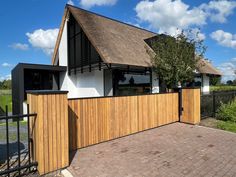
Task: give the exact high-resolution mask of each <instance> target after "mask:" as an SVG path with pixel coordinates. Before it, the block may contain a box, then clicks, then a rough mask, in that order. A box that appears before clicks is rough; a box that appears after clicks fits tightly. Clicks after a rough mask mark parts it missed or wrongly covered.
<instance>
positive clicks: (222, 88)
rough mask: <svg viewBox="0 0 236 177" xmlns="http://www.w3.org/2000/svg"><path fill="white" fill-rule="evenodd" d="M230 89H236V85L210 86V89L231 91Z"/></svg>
mask: <svg viewBox="0 0 236 177" xmlns="http://www.w3.org/2000/svg"><path fill="white" fill-rule="evenodd" d="M230 90H236V86H228V85H218V86H211V87H210V91H230Z"/></svg>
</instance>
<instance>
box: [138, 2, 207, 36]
mask: <svg viewBox="0 0 236 177" xmlns="http://www.w3.org/2000/svg"><path fill="white" fill-rule="evenodd" d="M135 10H136V13H137V16H138V18H139V19H140V20H141V21H143V22H148V23H149V24H150V26H151V28H153V29H156V30H159V32H160V33H163V32H166V33H168V34H175V33H176V29H177V28H179V29H187V28H189V27H191V26H194V25H197V26H201V25H204V24H206V19H207V14H206V13H205V12H204V11H203V10H202V9H199V8H192V9H190V7H189V5H187V4H185V3H183V2H182V1H181V0H174V1H173V0H155V1H149V0H147V1H146V0H144V1H141V2H139V3H138V4H137V6H136V7H135Z"/></svg>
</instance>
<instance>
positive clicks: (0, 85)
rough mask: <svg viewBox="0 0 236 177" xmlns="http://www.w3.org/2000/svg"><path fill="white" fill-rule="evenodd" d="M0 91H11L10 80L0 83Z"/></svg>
mask: <svg viewBox="0 0 236 177" xmlns="http://www.w3.org/2000/svg"><path fill="white" fill-rule="evenodd" d="M0 89H11V80H10V79H9V80H3V81H0Z"/></svg>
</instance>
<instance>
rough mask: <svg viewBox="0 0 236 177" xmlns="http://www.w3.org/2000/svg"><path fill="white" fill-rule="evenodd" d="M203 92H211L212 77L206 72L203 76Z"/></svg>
mask: <svg viewBox="0 0 236 177" xmlns="http://www.w3.org/2000/svg"><path fill="white" fill-rule="evenodd" d="M202 92H204V93H209V92H210V78H209V76H207V75H206V74H203V76H202Z"/></svg>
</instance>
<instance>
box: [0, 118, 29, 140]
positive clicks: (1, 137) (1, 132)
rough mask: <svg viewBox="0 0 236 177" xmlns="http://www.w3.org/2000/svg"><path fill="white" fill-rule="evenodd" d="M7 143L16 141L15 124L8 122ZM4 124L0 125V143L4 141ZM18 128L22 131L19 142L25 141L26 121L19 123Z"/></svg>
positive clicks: (26, 134) (26, 135)
mask: <svg viewBox="0 0 236 177" xmlns="http://www.w3.org/2000/svg"><path fill="white" fill-rule="evenodd" d="M8 125H9V141H11V142H12V141H16V140H17V133H16V132H17V122H9V124H8ZM5 126H6V123H0V142H5V141H6V129H5ZM20 127H21V128H23V129H24V130H21V131H20V139H21V141H27V137H28V133H27V121H24V120H23V121H20Z"/></svg>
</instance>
